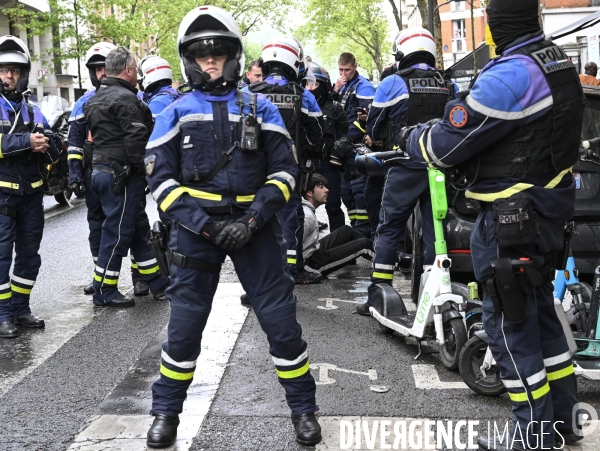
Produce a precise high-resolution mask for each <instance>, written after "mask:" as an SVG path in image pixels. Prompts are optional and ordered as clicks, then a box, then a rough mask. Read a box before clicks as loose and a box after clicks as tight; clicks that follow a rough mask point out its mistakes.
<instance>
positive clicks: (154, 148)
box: [145, 89, 297, 234]
mask: <svg viewBox="0 0 600 451" xmlns="http://www.w3.org/2000/svg"><path fill="white" fill-rule="evenodd" d="M244 113H250V109H249V107H244ZM257 119H258V121H259V123H260V124H261V131H260V138H259V139H260V141H259V142H260V150H259V151H256V152H248V151H241V150H240V149H239V148H236V149H235V150H233V152H232V154H231V156H232V160H231V161H229V162H228V163H227V165H225V167H224V168H223V169H221V170H220V171H219V172H218V173H217V174H216V175H215V177H214V178H213V179H212V180H210V181H206V182H201V181H197V180H198V178H199V177H198V175H202V174H206V173H208V172H209V171H210V169H211V168H212V167H213V165H214V164H215V163H216V161H217V160H218V159H219V158H220V157H221V155H222V154H223V152H227V151H228V150H230V149H231V148H232V147H233V146H234V143H235V142H236V141H238V140H239V137H238V126H239V122H240V107H239V106H238V105H237V103H236V90H235V89H234V90H231V91H229V92H228V93H227V94H225V95H222V96H213V95H210V94H207V93H203V92H201V91H199V90H194V91H192V92H191V93H189V94H186V95H183V96H181V97H180V98H179V99H177V100H176V101H175V102H173V103H172V104H171V105H169V106H168V107H167V108H165V109H164V110H163V112H162V113H160V114H159V115H158V116H156V121H155V125H154V130H153V132H152V135H151V136H150V140H149V142H148V145H147V147H146V159H145V165H146V177H147V179H148V184H149V186H150V190H151V191H152V196H153V197H154V199H155V200H156V202H157V203H158V205H159V208H160V209H161V210H162V211H164V212H165V213H167V214H168V215H169V216H170V217H171V218H172V219H173V220H174V221H177V222H179V223H180V224H181V225H182V226H183V227H185V228H187V229H189V230H191V231H192V232H195V233H198V234H199V233H200V231H201V230H202V227H203V226H204V225H205V224H206V222H207V221H208V220H209V219H210V217H209V215H208V214H207V213H206V211H205V210H204V209H205V208H210V207H217V206H233V207H237V208H240V209H243V210H245V211H246V212H247V213H248V214H251V215H253V216H254V217H255V218H256V222H257V224H258V226H259V227H262V226H263V225H264V224H265V223H267V222H268V221H269V220H270V219H271V218H272V217H273V216H274V215H275V214H276V213H277V212H278V211H279V210H280V209H281V208H282V207H283V206H284V205H285V203H286V202H287V201H288V199H289V198H290V195H291V193H292V191H293V190H294V187H295V183H296V175H297V169H296V163H295V162H294V158H293V156H292V150H291V139H290V135H289V133H288V132H287V130H286V129H285V125H284V124H283V120H282V119H281V115H280V114H279V111H278V110H277V108H276V107H275V106H274V105H273V104H271V102H269V101H268V100H267V99H266V97H265V96H263V95H261V94H258V95H257ZM195 180H196V181H195Z"/></svg>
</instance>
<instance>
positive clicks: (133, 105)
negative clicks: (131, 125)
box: [127, 103, 137, 113]
mask: <svg viewBox="0 0 600 451" xmlns="http://www.w3.org/2000/svg"><path fill="white" fill-rule="evenodd" d="M127 111H129V112H130V113H135V112H136V111H137V108H136V106H135V104H134V103H130V104H129V105H127Z"/></svg>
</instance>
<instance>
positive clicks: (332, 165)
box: [305, 62, 354, 232]
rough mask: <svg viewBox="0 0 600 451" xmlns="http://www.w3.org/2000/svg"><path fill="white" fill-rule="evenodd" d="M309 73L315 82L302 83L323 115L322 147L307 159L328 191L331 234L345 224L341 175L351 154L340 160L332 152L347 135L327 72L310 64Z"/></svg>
mask: <svg viewBox="0 0 600 451" xmlns="http://www.w3.org/2000/svg"><path fill="white" fill-rule="evenodd" d="M307 67H308V69H307V70H308V72H310V73H312V74H313V76H314V81H312V82H310V81H308V82H305V84H306V89H308V90H309V91H310V92H311V93H312V95H313V96H315V99H316V100H317V103H318V104H319V108H321V112H322V113H323V143H322V145H321V146H320V147H319V148H318V149H314V154H313V155H310V157H311V160H312V161H313V163H314V165H315V172H316V173H318V174H321V175H322V176H324V177H325V178H326V179H327V181H328V184H327V188H328V189H329V196H328V198H327V203H326V204H325V210H326V211H327V216H328V217H329V230H330V231H331V232H333V231H334V230H337V229H339V228H340V227H342V226H343V225H344V224H345V222H346V221H345V217H344V212H343V211H342V187H341V183H342V181H341V172H340V171H342V172H343V170H344V167H345V166H346V165H354V154H353V153H352V152H348V153H347V154H345V155H343V156H340V155H339V154H338V152H337V149H335V146H334V144H335V142H336V141H337V140H338V139H340V138H341V137H342V136H346V134H347V133H348V119H347V118H346V112H345V111H344V108H343V107H342V105H341V103H339V102H336V101H334V100H333V98H332V96H331V88H332V87H331V79H330V77H329V72H327V70H326V69H325V68H324V67H322V66H319V65H318V64H316V63H313V62H309V63H308V65H307Z"/></svg>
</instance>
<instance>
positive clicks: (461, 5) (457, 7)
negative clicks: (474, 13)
mask: <svg viewBox="0 0 600 451" xmlns="http://www.w3.org/2000/svg"><path fill="white" fill-rule="evenodd" d="M464 10H465V2H452V3H450V11H464Z"/></svg>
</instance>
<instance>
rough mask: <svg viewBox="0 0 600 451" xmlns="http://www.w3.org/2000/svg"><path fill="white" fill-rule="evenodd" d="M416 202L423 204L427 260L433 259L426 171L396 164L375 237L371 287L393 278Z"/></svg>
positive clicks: (431, 220) (389, 179) (387, 180)
mask: <svg viewBox="0 0 600 451" xmlns="http://www.w3.org/2000/svg"><path fill="white" fill-rule="evenodd" d="M417 202H420V206H421V227H422V229H423V242H424V247H425V264H426V265H431V264H432V263H433V261H434V259H435V246H434V245H435V236H434V232H433V216H432V213H431V196H430V194H429V181H428V179H427V171H421V170H415V169H409V168H405V167H403V166H394V167H392V168H391V169H390V170H389V172H388V175H387V178H386V181H385V186H384V188H383V199H382V201H381V212H380V213H379V225H378V226H377V233H376V234H375V240H374V247H375V259H374V260H373V273H372V274H371V281H372V282H373V284H371V287H373V286H374V284H376V283H381V282H384V283H391V282H392V280H393V278H394V267H395V265H396V262H397V261H398V247H401V244H402V243H404V232H405V229H406V223H407V222H408V218H409V217H410V215H411V214H412V213H413V210H414V208H415V206H416V205H417Z"/></svg>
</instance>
